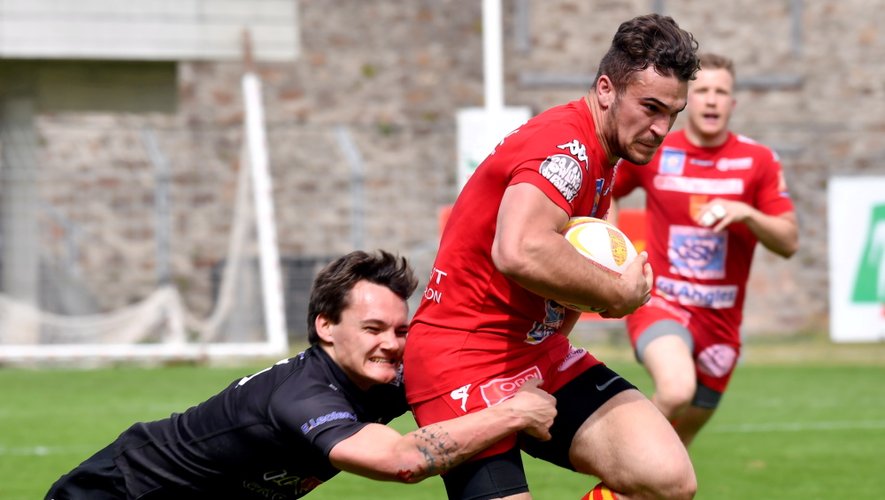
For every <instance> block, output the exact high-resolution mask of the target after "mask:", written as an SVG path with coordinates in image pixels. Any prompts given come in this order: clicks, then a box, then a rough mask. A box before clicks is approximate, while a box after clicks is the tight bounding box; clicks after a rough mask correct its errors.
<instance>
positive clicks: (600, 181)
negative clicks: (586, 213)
mask: <svg viewBox="0 0 885 500" xmlns="http://www.w3.org/2000/svg"><path fill="white" fill-rule="evenodd" d="M604 186H605V179H596V191H595V192H594V193H593V208H591V209H590V217H599V215H597V214H596V212H598V211H599V202H600V201H601V200H602V197H603V196H604V195H605V193H603V192H602V188H603V187H604ZM609 189H611V188H609Z"/></svg>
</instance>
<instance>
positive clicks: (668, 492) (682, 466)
mask: <svg viewBox="0 0 885 500" xmlns="http://www.w3.org/2000/svg"><path fill="white" fill-rule="evenodd" d="M680 462H681V461H674V462H671V466H669V467H667V470H666V471H664V473H663V474H662V476H661V477H660V478H659V481H658V483H657V484H656V485H655V486H654V487H653V488H652V489H653V490H654V498H666V499H671V500H682V499H691V498H694V496H695V493H697V490H698V481H697V477H696V476H695V472H694V467H692V465H691V461H690V460H686V461H685V462H681V463H680Z"/></svg>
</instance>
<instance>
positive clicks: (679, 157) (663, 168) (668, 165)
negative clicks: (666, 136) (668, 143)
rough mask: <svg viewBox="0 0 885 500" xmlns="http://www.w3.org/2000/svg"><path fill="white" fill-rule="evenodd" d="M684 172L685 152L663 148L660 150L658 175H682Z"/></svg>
mask: <svg viewBox="0 0 885 500" xmlns="http://www.w3.org/2000/svg"><path fill="white" fill-rule="evenodd" d="M683 170H685V151H683V150H681V149H675V148H669V147H665V148H664V149H662V150H661V161H660V162H659V163H658V173H659V174H661V175H682V172H683Z"/></svg>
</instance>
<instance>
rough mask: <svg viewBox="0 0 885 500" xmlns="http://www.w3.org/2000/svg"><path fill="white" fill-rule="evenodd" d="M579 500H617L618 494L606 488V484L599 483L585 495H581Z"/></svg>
mask: <svg viewBox="0 0 885 500" xmlns="http://www.w3.org/2000/svg"><path fill="white" fill-rule="evenodd" d="M581 500H618V496H617V495H615V493H614V492H613V491H612V490H610V489H608V486H606V485H604V484H602V483H599V484H597V485H596V486H594V487H593V489H592V490H590V491H589V492H588V493H587V494H586V495H584V496H582V497H581Z"/></svg>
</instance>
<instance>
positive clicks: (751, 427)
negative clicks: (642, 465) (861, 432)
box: [709, 420, 885, 434]
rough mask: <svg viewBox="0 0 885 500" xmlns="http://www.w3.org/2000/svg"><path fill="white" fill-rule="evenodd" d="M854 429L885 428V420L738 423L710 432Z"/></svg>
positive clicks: (712, 428) (715, 428) (710, 430)
mask: <svg viewBox="0 0 885 500" xmlns="http://www.w3.org/2000/svg"><path fill="white" fill-rule="evenodd" d="M852 429H885V420H844V421H833V422H769V423H760V424H736V425H720V426H715V427H714V426H711V427H710V429H709V432H717V433H723V434H724V433H729V434H732V433H750V432H802V431H841V430H852Z"/></svg>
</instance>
